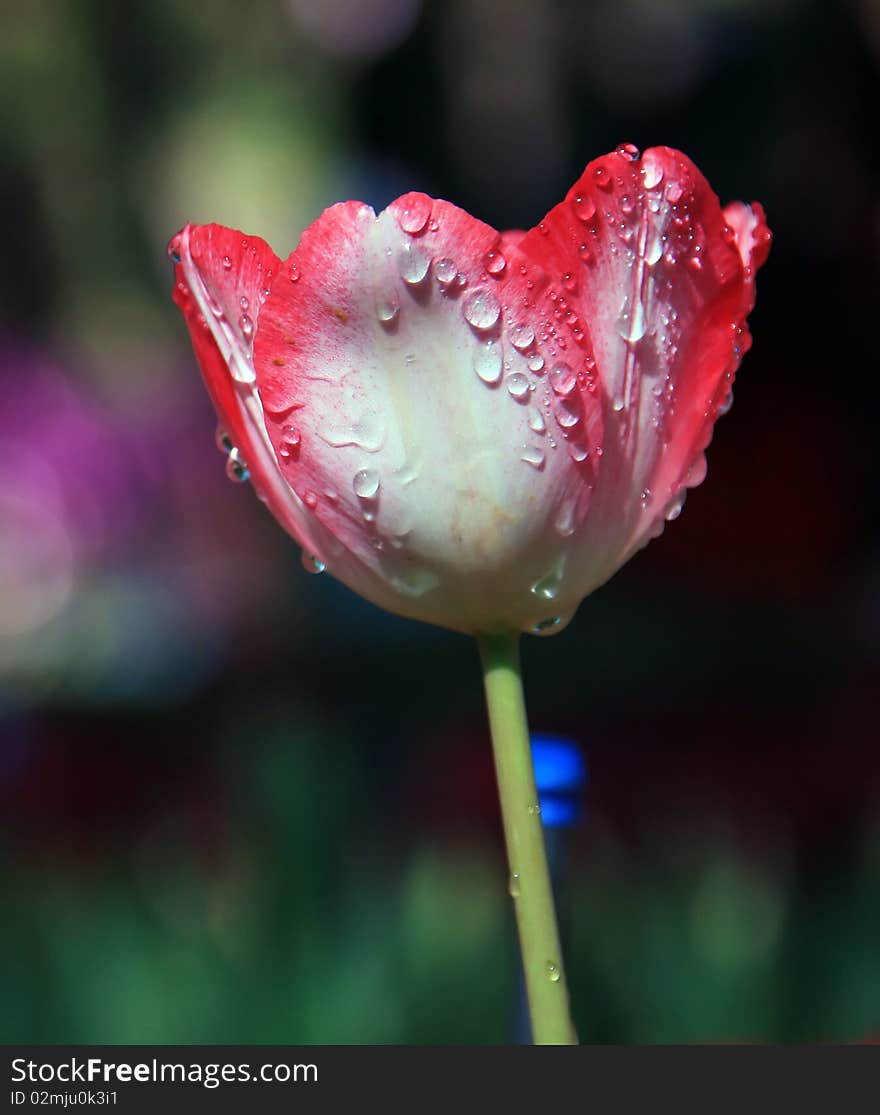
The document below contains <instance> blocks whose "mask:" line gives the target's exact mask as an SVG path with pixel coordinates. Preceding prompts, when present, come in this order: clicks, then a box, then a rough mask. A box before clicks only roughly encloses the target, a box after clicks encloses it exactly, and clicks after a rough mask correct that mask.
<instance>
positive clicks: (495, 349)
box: [473, 341, 504, 384]
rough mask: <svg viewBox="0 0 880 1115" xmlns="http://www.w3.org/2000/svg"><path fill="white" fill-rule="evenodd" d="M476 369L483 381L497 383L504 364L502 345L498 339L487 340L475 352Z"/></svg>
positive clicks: (474, 362)
mask: <svg viewBox="0 0 880 1115" xmlns="http://www.w3.org/2000/svg"><path fill="white" fill-rule="evenodd" d="M473 364H474V371H475V372H476V373H477V375H478V376H479V377H480V379H481V380H482V381H483V383H489V384H493V383H497V382H498V380H499V379H501V370H502V367H503V364H504V361H503V358H502V355H501V345H499V344H498V343H497V341H486V342H485V344H481V345H480V346H479V347H478V348H477V350H476V352H475V353H474V360H473Z"/></svg>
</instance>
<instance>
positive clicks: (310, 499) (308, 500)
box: [302, 489, 318, 511]
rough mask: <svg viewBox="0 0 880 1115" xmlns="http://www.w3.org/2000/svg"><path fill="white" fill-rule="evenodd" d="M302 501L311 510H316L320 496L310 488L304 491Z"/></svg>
mask: <svg viewBox="0 0 880 1115" xmlns="http://www.w3.org/2000/svg"><path fill="white" fill-rule="evenodd" d="M302 501H303V503H304V504H305V505H306V507H308V509H309V510H310V511H314V510H315V508H316V507H317V506H318V497H317V496H316V495H315V493H314V492H313V491H311V490H310V489H309V490H307V491H305V492H303V494H302Z"/></svg>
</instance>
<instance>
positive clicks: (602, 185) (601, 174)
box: [593, 166, 614, 190]
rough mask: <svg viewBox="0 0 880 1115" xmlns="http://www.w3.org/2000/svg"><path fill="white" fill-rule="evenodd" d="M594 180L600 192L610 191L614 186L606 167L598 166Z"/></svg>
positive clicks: (594, 172)
mask: <svg viewBox="0 0 880 1115" xmlns="http://www.w3.org/2000/svg"><path fill="white" fill-rule="evenodd" d="M593 178H594V179H595V181H596V185H597V186H598V187H599V189H600V190H610V189H611V187H612V186H613V185H614V182H613V181H612V179H611V175H610V174H609V173H608V171H607V169H606V168H605V167H604V166H597V167H596V169H595V170H594V171H593Z"/></svg>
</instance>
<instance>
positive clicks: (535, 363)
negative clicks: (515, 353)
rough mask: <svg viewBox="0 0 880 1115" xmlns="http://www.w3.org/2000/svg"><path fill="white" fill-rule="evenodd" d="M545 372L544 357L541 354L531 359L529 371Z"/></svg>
mask: <svg viewBox="0 0 880 1115" xmlns="http://www.w3.org/2000/svg"><path fill="white" fill-rule="evenodd" d="M543 370H544V357H543V356H540V355H539V354H537V353H536V354H535V355H534V356H530V357H529V371H531V372H542V371H543Z"/></svg>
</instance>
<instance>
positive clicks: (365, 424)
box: [317, 414, 385, 453]
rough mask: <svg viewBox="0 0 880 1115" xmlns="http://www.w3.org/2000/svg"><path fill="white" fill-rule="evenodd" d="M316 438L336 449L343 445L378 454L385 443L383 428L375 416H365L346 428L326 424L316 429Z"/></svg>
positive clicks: (380, 421)
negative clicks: (355, 446) (354, 446)
mask: <svg viewBox="0 0 880 1115" xmlns="http://www.w3.org/2000/svg"><path fill="white" fill-rule="evenodd" d="M317 432H318V437H320V438H321V440H322V441H325V442H326V443H327V444H328V445H331V446H333V448H334V449H338V448H340V447H341V446H343V445H357V446H359V447H360V448H361V449H365V450H366V451H367V453H378V452H379V450H380V449H381V448H382V446H383V444H384V442H385V426H384V425H383V423H382V420H381V419H380V418H378V417H377V416H375V415H370V414H365V415H364V416H363V417H362V418H359V419H358V421H357V422H352V423H351V424H350V425H348V426H340V425H333V424H327V425H324V426H319V427H318V431H317Z"/></svg>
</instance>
